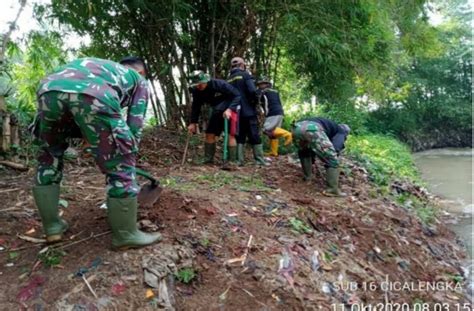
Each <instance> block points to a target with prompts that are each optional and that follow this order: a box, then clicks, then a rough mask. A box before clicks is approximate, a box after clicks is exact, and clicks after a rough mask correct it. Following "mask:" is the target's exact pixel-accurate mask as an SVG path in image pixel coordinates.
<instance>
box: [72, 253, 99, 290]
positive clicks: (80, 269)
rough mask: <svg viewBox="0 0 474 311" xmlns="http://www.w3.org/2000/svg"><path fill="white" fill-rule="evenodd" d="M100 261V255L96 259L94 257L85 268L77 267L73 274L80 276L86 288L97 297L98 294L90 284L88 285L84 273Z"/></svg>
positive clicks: (96, 265)
mask: <svg viewBox="0 0 474 311" xmlns="http://www.w3.org/2000/svg"><path fill="white" fill-rule="evenodd" d="M101 263H102V259H101V258H100V257H97V258H96V259H94V260H93V261H92V263H91V264H90V265H89V266H88V267H87V268H84V267H81V268H79V270H77V271H76V273H75V274H74V275H75V276H76V277H80V278H82V280H83V281H84V283H85V284H86V286H87V288H88V289H89V291H90V292H91V293H92V295H93V296H94V297H95V298H96V299H98V296H97V294H96V293H95V291H94V289H93V288H92V286H91V285H90V283H89V281H88V279H86V277H85V275H86V273H88V272H90V271H92V270H94V269H96V268H97V267H98V266H99V265H100V264H101Z"/></svg>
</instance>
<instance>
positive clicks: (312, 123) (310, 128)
mask: <svg viewBox="0 0 474 311" xmlns="http://www.w3.org/2000/svg"><path fill="white" fill-rule="evenodd" d="M349 133H350V128H349V126H348V125H347V124H337V123H335V122H334V121H331V120H328V119H324V118H318V117H312V118H306V119H303V120H299V121H297V122H296V123H295V124H294V125H293V130H292V135H293V143H294V145H295V147H296V148H297V149H298V156H299V158H300V161H301V167H302V169H303V174H304V179H305V180H310V179H311V173H312V165H313V162H314V157H315V156H317V157H318V158H319V159H321V161H323V162H324V165H325V167H326V183H327V185H328V187H327V189H326V190H325V191H324V192H323V193H324V194H326V195H330V196H345V193H343V192H341V191H340V190H339V160H338V156H339V153H340V152H341V151H342V150H343V149H344V143H345V141H346V139H347V136H348V135H349Z"/></svg>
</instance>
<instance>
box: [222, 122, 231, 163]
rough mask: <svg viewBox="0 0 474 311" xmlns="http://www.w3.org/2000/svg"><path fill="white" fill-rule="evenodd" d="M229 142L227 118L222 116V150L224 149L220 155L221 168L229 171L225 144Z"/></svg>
mask: <svg viewBox="0 0 474 311" xmlns="http://www.w3.org/2000/svg"><path fill="white" fill-rule="evenodd" d="M228 144H229V120H228V119H227V118H224V148H222V150H223V151H224V153H223V155H222V167H221V169H223V170H225V171H230V166H229V162H228V158H229V149H228V148H229V147H228V146H227V145H228Z"/></svg>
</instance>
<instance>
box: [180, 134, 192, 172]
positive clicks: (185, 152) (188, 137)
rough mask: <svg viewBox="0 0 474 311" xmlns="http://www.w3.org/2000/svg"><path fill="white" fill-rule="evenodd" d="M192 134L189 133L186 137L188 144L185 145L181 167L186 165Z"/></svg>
mask: <svg viewBox="0 0 474 311" xmlns="http://www.w3.org/2000/svg"><path fill="white" fill-rule="evenodd" d="M190 138H191V136H190V135H189V134H188V135H187V137H186V145H185V146H184V153H183V159H182V160H181V169H182V168H183V166H184V163H185V162H186V155H187V154H188V147H189V139H190Z"/></svg>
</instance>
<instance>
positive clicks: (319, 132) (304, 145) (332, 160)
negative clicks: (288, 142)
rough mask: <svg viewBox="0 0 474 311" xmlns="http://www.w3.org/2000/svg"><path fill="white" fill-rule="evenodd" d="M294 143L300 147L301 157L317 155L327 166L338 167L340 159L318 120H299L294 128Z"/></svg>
mask: <svg viewBox="0 0 474 311" xmlns="http://www.w3.org/2000/svg"><path fill="white" fill-rule="evenodd" d="M292 134H293V143H294V145H295V147H296V148H297V149H298V154H299V155H300V157H314V155H316V156H317V157H318V158H319V159H321V161H323V162H324V165H325V166H326V167H333V168H337V167H338V166H339V160H338V159H337V152H336V150H335V149H334V146H333V144H332V143H331V140H330V139H329V138H328V137H327V135H326V133H325V132H324V129H323V127H322V126H321V125H320V124H318V123H317V122H313V121H301V122H297V123H296V124H295V126H294V127H293V130H292Z"/></svg>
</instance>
